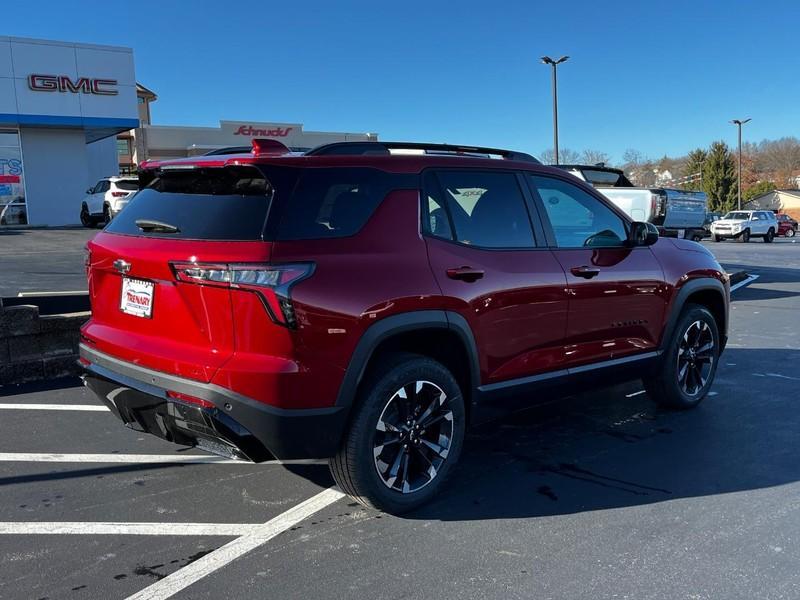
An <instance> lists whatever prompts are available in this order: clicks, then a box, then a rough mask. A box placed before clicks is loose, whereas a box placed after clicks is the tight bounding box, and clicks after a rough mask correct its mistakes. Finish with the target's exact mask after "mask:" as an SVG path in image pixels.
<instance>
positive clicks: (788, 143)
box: [756, 137, 800, 185]
mask: <svg viewBox="0 0 800 600" xmlns="http://www.w3.org/2000/svg"><path fill="white" fill-rule="evenodd" d="M756 164H757V166H758V168H759V170H762V171H766V172H768V173H771V174H772V176H773V178H774V179H775V180H776V182H777V183H778V184H779V185H786V184H791V183H792V178H793V176H794V175H796V173H797V171H800V140H798V139H797V138H795V137H784V138H781V139H779V140H764V141H763V142H761V143H760V144H759V145H758V155H757V158H756Z"/></svg>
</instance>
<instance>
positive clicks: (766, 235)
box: [711, 210, 778, 242]
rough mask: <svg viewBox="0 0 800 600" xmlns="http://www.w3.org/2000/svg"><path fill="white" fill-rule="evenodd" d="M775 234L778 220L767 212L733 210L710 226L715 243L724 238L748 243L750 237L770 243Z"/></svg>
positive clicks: (771, 213) (770, 212) (773, 214)
mask: <svg viewBox="0 0 800 600" xmlns="http://www.w3.org/2000/svg"><path fill="white" fill-rule="evenodd" d="M777 232H778V220H777V219H776V218H775V213H773V212H772V211H769V210H734V211H731V212H729V213H728V214H727V215H725V216H724V217H722V218H721V219H719V220H717V221H714V222H713V223H712V224H711V237H712V238H714V241H715V242H719V241H720V240H723V239H725V238H736V239H738V240H740V241H742V242H749V241H750V238H751V237H760V238H761V239H763V240H764V241H765V242H771V241H772V240H773V239H774V238H775V235H776V234H777Z"/></svg>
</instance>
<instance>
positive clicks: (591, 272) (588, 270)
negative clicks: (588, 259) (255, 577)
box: [569, 266, 600, 279]
mask: <svg viewBox="0 0 800 600" xmlns="http://www.w3.org/2000/svg"><path fill="white" fill-rule="evenodd" d="M569 272H570V273H572V274H573V275H575V277H583V278H584V279H591V278H592V277H597V276H598V275H600V269H598V268H597V267H586V266H583V267H572V268H571V269H570V270H569Z"/></svg>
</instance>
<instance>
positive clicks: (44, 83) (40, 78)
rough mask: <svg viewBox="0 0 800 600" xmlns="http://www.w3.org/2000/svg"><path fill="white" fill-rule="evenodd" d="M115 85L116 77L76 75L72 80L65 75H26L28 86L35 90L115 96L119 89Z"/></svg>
mask: <svg viewBox="0 0 800 600" xmlns="http://www.w3.org/2000/svg"><path fill="white" fill-rule="evenodd" d="M116 85H117V80H116V79H92V78H89V77H78V79H76V80H75V81H72V79H71V78H70V77H68V76H67V75H39V74H32V75H28V87H29V88H30V89H32V90H33V91H35V92H71V93H73V94H95V95H96V96H116V95H117V94H119V91H118V90H116V89H114V88H113V87H112V86H116Z"/></svg>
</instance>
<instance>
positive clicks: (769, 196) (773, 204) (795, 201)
mask: <svg viewBox="0 0 800 600" xmlns="http://www.w3.org/2000/svg"><path fill="white" fill-rule="evenodd" d="M742 208H746V209H749V210H758V209H762V210H772V211H775V212H778V213H784V214H787V215H789V216H790V217H792V218H793V219H794V220H796V221H800V190H773V191H771V192H767V193H765V194H761V195H760V196H756V197H755V198H753V199H751V200H749V201H748V202H746V203H745V204H744V205H743V206H742Z"/></svg>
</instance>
